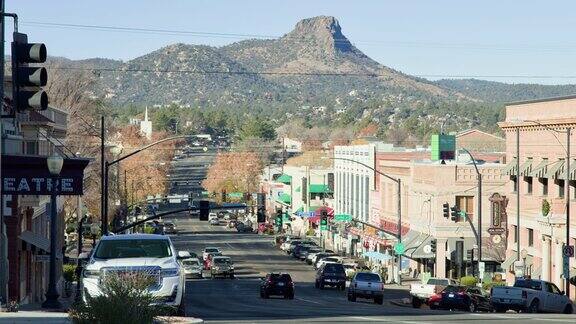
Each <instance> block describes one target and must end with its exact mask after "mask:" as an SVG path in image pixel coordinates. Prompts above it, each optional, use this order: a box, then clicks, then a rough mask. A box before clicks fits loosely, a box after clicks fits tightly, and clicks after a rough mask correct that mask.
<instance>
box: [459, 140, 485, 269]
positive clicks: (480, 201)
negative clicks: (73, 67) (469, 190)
mask: <svg viewBox="0 0 576 324" xmlns="http://www.w3.org/2000/svg"><path fill="white" fill-rule="evenodd" d="M462 150H463V151H464V152H466V153H467V154H468V155H469V156H470V159H471V160H472V163H473V164H474V169H475V170H476V179H477V180H478V235H477V236H476V244H477V245H478V270H480V262H482V174H481V173H480V171H479V170H478V165H476V160H475V159H474V157H473V156H472V153H470V151H468V150H467V149H465V148H462ZM470 223H472V221H470ZM471 261H472V273H473V274H474V260H471ZM480 280H482V278H480Z"/></svg>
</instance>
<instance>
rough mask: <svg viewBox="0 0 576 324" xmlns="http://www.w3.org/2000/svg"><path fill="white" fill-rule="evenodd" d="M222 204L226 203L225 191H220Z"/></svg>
mask: <svg viewBox="0 0 576 324" xmlns="http://www.w3.org/2000/svg"><path fill="white" fill-rule="evenodd" d="M221 194H222V202H226V190H222V193H221Z"/></svg>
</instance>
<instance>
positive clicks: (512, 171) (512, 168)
mask: <svg viewBox="0 0 576 324" xmlns="http://www.w3.org/2000/svg"><path fill="white" fill-rule="evenodd" d="M517 171H518V170H517V168H516V158H513V159H512V161H510V162H509V163H508V164H507V165H506V168H504V170H502V174H505V175H516V174H517Z"/></svg>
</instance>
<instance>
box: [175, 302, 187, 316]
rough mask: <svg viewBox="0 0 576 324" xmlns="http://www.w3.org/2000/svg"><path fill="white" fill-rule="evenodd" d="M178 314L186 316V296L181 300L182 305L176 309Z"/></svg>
mask: <svg viewBox="0 0 576 324" xmlns="http://www.w3.org/2000/svg"><path fill="white" fill-rule="evenodd" d="M176 316H181V317H184V316H186V304H185V303H184V298H182V301H180V305H178V309H177V310H176Z"/></svg>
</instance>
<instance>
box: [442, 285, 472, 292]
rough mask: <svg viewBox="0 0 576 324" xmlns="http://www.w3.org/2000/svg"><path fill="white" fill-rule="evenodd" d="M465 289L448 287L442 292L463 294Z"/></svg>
mask: <svg viewBox="0 0 576 324" xmlns="http://www.w3.org/2000/svg"><path fill="white" fill-rule="evenodd" d="M465 289H466V287H462V286H447V287H446V288H444V290H442V292H447V293H451V292H461V291H464V290H465Z"/></svg>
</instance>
